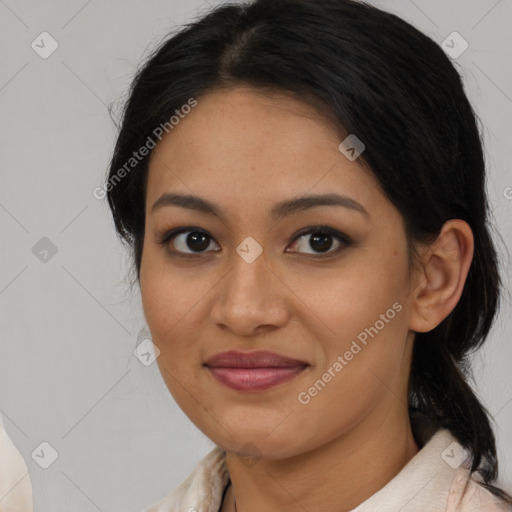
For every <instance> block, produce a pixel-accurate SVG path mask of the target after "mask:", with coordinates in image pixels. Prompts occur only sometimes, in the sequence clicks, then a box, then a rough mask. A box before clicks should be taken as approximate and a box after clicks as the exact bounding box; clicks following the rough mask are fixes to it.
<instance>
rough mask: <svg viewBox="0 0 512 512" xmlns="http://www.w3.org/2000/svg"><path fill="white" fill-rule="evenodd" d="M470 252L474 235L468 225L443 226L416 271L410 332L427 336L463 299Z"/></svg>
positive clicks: (451, 222)
mask: <svg viewBox="0 0 512 512" xmlns="http://www.w3.org/2000/svg"><path fill="white" fill-rule="evenodd" d="M473 251H474V240H473V232H472V231H471V228H470V227H469V225H468V224H467V222H464V221H463V220H461V219H450V220H449V221H447V222H445V224H444V225H443V228H442V230H441V232H440V233H439V236H438V237H437V239H436V240H435V242H433V243H432V244H431V245H429V246H428V247H427V248H426V250H425V251H424V253H423V254H422V255H421V262H420V265H419V268H418V269H416V270H415V276H414V280H413V282H414V283H415V284H414V288H413V290H412V292H411V314H410V322H409V329H411V330H412V331H416V332H428V331H430V330H432V329H434V328H435V327H437V326H438V325H439V324H440V323H441V322H442V321H443V320H444V319H445V318H446V317H447V316H448V315H449V314H450V313H451V312H452V311H453V309H454V308H455V306H456V305H457V302H458V301H459V299H460V296H461V295H462V290H463V289H464V284H465V282H466V277H467V275H468V272H469V267H470V266H471V261H472V259H473Z"/></svg>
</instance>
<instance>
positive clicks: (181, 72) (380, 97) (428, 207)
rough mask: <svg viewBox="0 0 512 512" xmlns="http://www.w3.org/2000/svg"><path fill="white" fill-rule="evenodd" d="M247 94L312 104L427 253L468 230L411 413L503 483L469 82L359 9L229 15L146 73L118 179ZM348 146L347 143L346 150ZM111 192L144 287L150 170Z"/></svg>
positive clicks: (326, 4)
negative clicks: (224, 99) (151, 140)
mask: <svg viewBox="0 0 512 512" xmlns="http://www.w3.org/2000/svg"><path fill="white" fill-rule="evenodd" d="M240 85H246V86H249V87H251V88H254V89H256V90H260V91H262V92H264V91H276V92H281V93H285V94H291V95H293V96H295V97H296V98H297V99H299V100H300V101H303V102H306V103H309V104H310V105H312V106H313V107H314V108H315V109H317V111H319V112H320V113H321V114H322V115H323V116H324V117H325V119H326V120H327V121H329V122H332V123H333V125H335V126H337V128H338V130H339V132H340V134H350V133H354V134H356V135H357V137H358V138H359V139H361V140H362V141H363V142H364V144H365V146H366V149H365V151H364V153H363V154H362V155H361V156H360V157H359V159H360V161H361V163H364V164H366V165H367V166H368V167H369V168H370V170H371V171H372V172H373V174H374V176H375V178H376V181H377V182H378V184H379V185H380V187H381V188H382V190H383V192H384V194H385V195H386V196H387V197H388V199H389V200H390V201H391V202H392V203H393V204H394V206H395V207H396V208H397V209H398V210H399V211H400V212H401V214H402V215H403V218H404V221H405V225H406V234H407V237H408V241H409V244H410V247H411V248H412V249H413V251H412V255H413V256H415V253H414V247H415V244H418V243H425V242H427V243H428V242H430V241H433V240H434V239H435V238H436V237H437V235H438V234H439V232H440V230H441V228H442V226H443V224H444V223H445V222H446V221H447V220H449V219H454V218H457V219H462V220H464V221H466V222H467V223H468V224H469V226H470V227H471V229H472V231H473V236H474V243H475V250H474V257H473V260H472V263H471V267H470V270H469V273H468V276H467V280H466V284H465V287H464V290H463V293H462V296H461V298H460V300H459V302H458V304H457V306H456V307H455V309H454V310H453V311H452V312H451V314H450V315H448V317H447V318H446V319H445V320H444V321H442V322H441V323H440V324H439V325H438V326H437V327H436V328H435V329H433V330H431V331H430V332H426V333H416V339H415V342H414V351H413V358H412V365H411V375H410V382H409V403H410V408H411V411H413V410H419V411H421V412H422V413H424V414H426V415H427V416H428V417H429V418H430V419H431V420H432V421H433V422H435V424H436V425H438V426H441V427H444V428H447V429H449V430H450V431H451V432H452V434H453V435H454V436H455V437H456V438H457V439H458V440H459V442H460V443H461V444H462V445H463V446H464V447H465V448H466V449H467V450H469V451H470V453H471V456H472V466H471V472H472V473H473V472H475V471H476V472H478V473H480V476H481V477H482V478H481V479H482V482H481V485H482V486H484V487H485V488H487V489H489V490H490V491H491V492H492V493H493V494H494V495H495V496H497V497H499V498H500V499H502V500H503V501H505V502H506V503H508V504H512V497H511V496H509V495H508V494H507V493H506V492H505V491H503V490H501V489H499V488H498V487H496V486H495V485H492V484H493V482H496V480H497V476H498V460H497V454H496V443H495V436H494V432H493V427H492V426H491V424H490V418H491V415H490V414H489V413H488V411H487V410H486V408H485V407H484V406H483V405H482V404H481V402H480V400H479V399H478V398H477V396H476V395H475V392H474V391H473V390H472V388H471V387H470V385H469V383H468V381H469V379H472V375H471V367H470V361H469V356H470V355H471V353H472V352H474V351H475V350H477V349H478V348H480V346H481V345H482V344H483V343H484V341H485V339H486V337H487V335H488V333H489V331H490V328H491V326H492V324H493V321H494V318H495V316H496V314H497V311H498V306H499V299H500V292H501V286H502V284H501V279H500V275H499V272H498V261H497V253H496V250H495V247H494V244H493V241H492V238H491V234H490V229H491V227H492V226H491V224H490V222H489V206H488V201H487V196H486V190H485V186H486V176H485V163H484V156H483V148H482V141H481V138H480V133H479V130H478V127H477V117H476V115H475V113H474V111H473V109H472V107H471V105H470V103H469V101H468V99H467V97H466V94H465V92H464V87H463V83H462V80H461V77H460V76H459V74H458V72H457V70H456V69H455V67H454V66H453V64H452V63H451V61H450V59H449V58H448V57H447V56H446V55H445V53H444V52H443V50H442V49H441V48H440V46H439V45H438V44H437V43H435V42H434V41H433V40H431V39H430V38H429V37H428V36H426V35H425V34H423V33H421V32H420V31H418V30H417V29H416V28H414V27H413V26H411V25H410V24H408V23H407V22H405V21H404V20H402V19H401V18H399V17H397V16H395V15H393V14H390V13H387V12H385V11H382V10H380V9H378V8H376V7H373V6H371V5H368V4H366V3H363V2H360V1H356V0H255V1H253V2H246V3H232V4H223V5H220V6H218V7H216V8H214V9H212V10H210V11H209V12H208V13H206V14H205V15H204V16H202V17H201V18H200V19H198V20H197V21H195V22H193V23H189V24H187V25H185V26H183V27H181V29H180V30H179V31H178V32H176V33H175V34H173V35H172V37H169V38H168V39H166V40H165V41H164V42H163V43H162V44H161V45H160V46H159V47H158V48H156V50H155V51H154V52H153V53H152V54H151V55H150V56H149V57H148V58H147V61H146V62H145V63H144V65H143V67H141V69H140V70H139V71H138V73H137V75H136V77H135V79H134V81H133V83H132V86H131V89H130V91H129V95H128V99H127V101H126V104H125V107H124V114H123V117H122V123H121V127H120V132H119V136H118V139H117V143H116V146H115V150H114V153H113V157H112V160H111V163H110V169H109V176H108V178H109V179H110V178H111V177H112V176H114V175H115V174H116V173H117V172H118V170H119V169H120V168H121V167H123V165H125V163H126V162H127V161H128V160H129V159H130V157H131V156H132V153H133V151H134V150H136V149H138V148H140V147H141V146H143V145H144V144H145V143H146V140H147V138H148V136H149V135H151V134H152V133H153V131H154V130H155V128H156V127H158V126H160V125H162V124H163V123H166V122H168V120H169V118H170V117H171V116H172V115H173V114H174V113H175V111H176V110H179V109H180V108H181V107H182V106H183V105H185V104H187V102H189V100H190V98H191V97H193V98H195V99H196V100H197V101H198V102H200V101H201V100H200V97H201V96H202V95H204V94H206V93H208V92H211V91H216V90H219V89H222V88H229V87H232V86H240ZM340 142H341V140H340ZM150 154H151V152H150V153H149V154H148V155H147V156H146V157H145V158H144V159H143V160H142V161H141V162H140V163H138V164H137V166H136V167H135V168H134V169H133V170H131V171H130V172H129V173H128V174H126V176H125V177H123V179H121V180H119V181H118V182H117V183H116V184H115V186H112V187H110V189H107V198H108V203H109V206H110V208H111V210H112V214H113V219H114V223H115V228H116V230H117V232H118V235H119V237H120V239H121V240H122V241H123V242H124V243H126V244H127V245H128V246H129V248H130V249H131V251H132V256H133V263H134V268H135V270H136V273H137V281H138V280H139V277H140V263H141V258H142V248H143V240H144V224H145V196H146V183H147V170H148V160H149V156H150Z"/></svg>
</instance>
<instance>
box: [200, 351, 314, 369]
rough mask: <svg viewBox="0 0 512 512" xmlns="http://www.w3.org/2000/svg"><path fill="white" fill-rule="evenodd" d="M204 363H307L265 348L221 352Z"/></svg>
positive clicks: (232, 365) (244, 365) (245, 365)
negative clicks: (249, 350) (253, 350)
mask: <svg viewBox="0 0 512 512" xmlns="http://www.w3.org/2000/svg"><path fill="white" fill-rule="evenodd" d="M205 364H206V366H209V367H211V368H290V367H299V366H307V365H308V363H306V362H305V361H299V360H298V359H291V358H289V357H285V356H282V355H280V354H276V353H275V352H268V351H266V350H260V351H258V352H237V351H235V350H230V351H229V352H221V353H219V354H216V355H214V356H213V357H210V359H208V360H207V361H206V363H205Z"/></svg>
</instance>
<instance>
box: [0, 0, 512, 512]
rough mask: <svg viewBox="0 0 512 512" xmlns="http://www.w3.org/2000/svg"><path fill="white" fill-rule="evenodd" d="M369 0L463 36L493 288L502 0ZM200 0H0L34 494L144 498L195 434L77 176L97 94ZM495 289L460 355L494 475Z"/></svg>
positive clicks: (10, 328)
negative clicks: (474, 342)
mask: <svg viewBox="0 0 512 512" xmlns="http://www.w3.org/2000/svg"><path fill="white" fill-rule="evenodd" d="M372 3H373V4H375V5H376V6H379V7H383V8H386V9H388V10H390V11H392V12H394V13H397V14H399V15H400V16H402V17H403V18H405V19H406V20H407V21H409V22H411V23H413V24H414V25H415V26H417V27H418V28H420V29H421V30H422V31H424V32H425V33H427V34H428V35H430V36H431V37H432V38H433V39H434V40H436V41H437V42H439V43H441V42H442V41H443V40H444V39H445V38H446V37H447V36H448V35H449V34H450V33H452V32H453V31H457V32H459V33H460V34H461V35H462V36H463V37H464V38H465V39H466V40H467V41H468V43H469V48H468V49H467V51H466V52H464V53H463V54H462V55H461V56H460V57H458V58H457V59H456V62H457V64H456V65H457V66H458V68H459V69H460V72H461V73H462V74H463V77H464V80H465V83H466V87H467V92H468V95H469V97H470V100H471V101H472V103H473V105H474V107H475V110H476V112H477V114H478V115H479V117H480V118H481V120H482V123H483V125H484V137H485V143H486V155H487V159H488V164H489V173H490V174H489V183H488V190H489V196H490V200H491V203H492V210H493V213H494V216H495V219H496V224H497V226H498V229H499V231H500V232H501V234H502V237H503V241H504V244H501V245H499V246H498V247H499V251H500V254H501V256H502V261H503V277H504V281H505V285H506V287H507V288H508V290H510V289H511V288H512V280H511V271H510V269H511V266H510V259H509V257H508V256H507V254H506V248H507V247H508V248H509V250H510V247H512V222H511V219H512V215H511V213H512V189H507V187H512V175H511V172H510V162H511V161H512V154H511V148H512V144H511V142H512V138H511V135H510V123H509V122H507V121H508V120H509V119H510V118H511V115H512V66H511V60H512V59H511V54H510V48H511V47H512V37H511V31H510V26H511V21H512V2H511V1H510V0H500V1H496V0H471V1H468V0H464V1H462V0H449V1H447V0H431V1H429V2H421V3H420V1H419V0H415V1H412V0H387V1H377V0H375V1H373V2H372ZM210 5H212V4H210ZM207 8H208V4H207V3H204V2H200V1H199V0H189V1H181V0H180V1H178V0H174V1H169V0H167V1H159V0H144V1H138V2H136V1H131V2H121V1H120V0H115V1H108V2H107V1H105V0H104V1H100V0H92V1H86V0H75V1H69V0H66V1H65V0H53V1H52V2H29V1H20V0H0V45H1V48H2V65H1V67H0V119H1V128H0V130H1V132H0V137H1V148H0V162H1V173H2V174H1V182H2V186H1V190H0V226H1V236H0V244H1V255H2V256H1V265H0V307H1V316H0V319H1V354H0V412H1V413H2V415H3V420H4V424H5V428H6V430H7V432H8V433H9V435H10V436H11V438H12V439H13V441H14V443H15V444H16V446H17V447H18V448H19V450H20V452H21V453H22V454H23V456H24V458H25V460H26V461H27V464H28V467H29V472H30V476H31V478H32V483H33V488H34V501H35V510H36V511H41V512H43V511H50V510H51V511H54V512H57V511H68V510H77V511H84V512H89V511H91V512H94V511H97V510H100V511H103V512H107V511H110V512H117V511H119V512H120V511H123V512H138V511H141V510H144V509H145V508H146V507H148V506H149V505H151V504H153V503H155V502H156V501H158V500H159V499H161V498H162V497H163V496H164V495H166V494H167V493H169V492H170V491H171V490H172V489H174V488H175V487H176V486H177V485H178V484H179V483H180V482H181V481H182V480H183V479H184V478H185V477H186V476H187V475H188V474H189V473H190V471H191V470H192V469H193V467H194V466H195V464H196V463H197V462H198V460H199V459H200V457H201V456H203V455H204V454H205V453H207V452H208V451H209V450H210V449H211V448H212V447H213V444H212V443H211V441H209V440H208V439H207V438H206V437H205V436H204V435H203V434H202V433H201V432H199V431H198V430H197V429H196V428H195V427H194V426H193V425H192V423H191V422H190V421H189V420H188V419H187V417H186V416H185V415H184V414H183V413H182V412H181V410H180V409H179V408H178V407H177V405H176V404H175V403H174V401H173V399H172V397H171V396H170V394H169V393H168V391H167V388H166V387H165V385H164V383H163V380H162V378H161V376H160V374H159V371H158V368H157V365H156V363H154V364H152V365H150V366H144V365H143V364H142V363H141V362H140V361H139V360H138V359H137V358H136V357H135V356H134V355H133V349H134V348H135V345H136V343H137V341H138V340H139V339H142V338H143V337H144V331H143V329H144V327H145V324H144V319H143V314H142V309H141V306H140V298H139V296H138V291H137V289H135V291H134V292H133V294H130V292H129V290H128V287H127V285H126V275H127V264H128V259H127V256H126V253H125V251H124V249H123V248H122V246H121V245H120V243H119V242H118V241H117V239H116V236H115V234H114V229H113V224H112V221H111V219H110V216H109V212H108V210H107V206H106V203H105V202H104V201H99V200H97V199H95V198H94V197H93V194H92V191H93V189H94V188H95V187H97V186H98V185H99V184H100V183H101V182H102V179H103V176H104V173H105V171H106V168H107V165H108V162H109V158H110V154H111V150H112V148H113V144H114V141H115V136H116V130H115V127H114V125H113V123H112V121H111V119H110V117H109V115H108V113H107V106H108V105H110V104H111V103H112V102H116V101H117V100H118V99H119V98H120V97H121V96H122V95H123V94H124V93H125V92H126V90H127V86H128V84H129V82H130V79H131V77H132V74H133V72H134V71H135V69H136V67H137V65H138V63H139V62H140V60H141V58H142V57H143V56H145V55H146V54H147V53H148V52H149V51H150V50H151V49H152V48H153V47H154V45H155V44H156V43H158V42H159V41H160V39H161V38H162V37H163V36H164V35H165V34H166V33H168V32H169V31H170V30H172V28H173V27H175V26H176V25H179V24H180V23H183V22H185V21H189V20H190V19H192V18H193V17H195V16H196V15H197V14H199V13H200V12H202V11H203V10H204V9H207ZM43 31H47V32H49V33H50V34H51V35H52V37H53V38H55V40H57V42H58V44H59V46H58V49H57V50H56V51H55V53H53V54H52V55H51V56H50V57H49V58H47V59H43V58H41V57H40V56H39V55H38V54H37V53H36V52H35V51H34V50H33V49H32V47H31V43H32V41H33V40H34V39H36V37H37V36H38V35H39V34H40V33H41V32H43ZM507 190H509V192H510V193H509V194H508V197H509V199H507V197H506V196H507ZM43 237H47V238H48V239H49V240H51V242H52V243H53V244H54V245H55V246H56V248H57V252H56V254H55V255H53V256H52V257H50V256H51V253H49V255H48V257H47V261H46V262H42V261H40V259H39V258H38V257H36V255H35V254H34V253H33V251H32V248H33V247H34V245H35V244H36V243H38V241H39V240H40V239H41V238H43ZM39 243H43V244H44V243H47V242H39ZM36 247H38V246H36ZM510 304H511V300H510V296H506V297H505V301H504V303H503V308H502V311H501V313H500V317H499V319H498V321H497V323H496V325H495V328H494V330H493V332H492V335H491V337H490V338H489V340H488V342H487V344H486V345H485V347H484V349H483V350H481V352H479V353H478V354H477V355H476V356H475V362H474V367H475V380H476V383H477V386H478V388H479V390H480V391H479V392H480V395H481V397H482V399H483V400H484V402H485V403H486V404H487V406H488V408H489V411H490V412H491V413H492V414H493V415H494V417H495V418H496V423H497V437H498V449H499V462H500V466H501V479H500V482H501V484H502V485H503V486H504V487H506V488H507V489H509V490H511V487H510V484H507V483H506V482H512V378H511V376H510V375H511V374H510V361H511V359H512V345H511V343H510V334H509V333H510V329H511V328H512V320H511V318H512V315H511V312H512V308H511V305H510ZM43 441H46V442H48V443H50V444H51V445H52V446H53V447H54V448H55V449H56V450H57V452H58V454H59V456H58V458H57V460H56V461H55V462H54V463H53V464H52V465H51V466H50V467H49V468H48V469H42V468H41V467H39V465H38V464H36V463H35V462H34V460H33V459H32V457H31V453H32V452H33V451H34V450H35V449H36V448H37V447H38V446H39V445H40V443H41V442H43Z"/></svg>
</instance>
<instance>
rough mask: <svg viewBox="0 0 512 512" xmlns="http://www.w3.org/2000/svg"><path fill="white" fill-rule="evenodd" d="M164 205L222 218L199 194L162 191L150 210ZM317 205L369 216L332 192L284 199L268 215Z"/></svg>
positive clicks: (292, 211)
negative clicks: (337, 207) (344, 209)
mask: <svg viewBox="0 0 512 512" xmlns="http://www.w3.org/2000/svg"><path fill="white" fill-rule="evenodd" d="M165 206H180V207H182V208H187V209H189V210H195V211H198V212H201V213H206V214H210V215H215V216H216V217H219V218H222V212H221V210H220V209H219V207H218V206H216V205H215V204H214V203H212V202H210V201H208V200H206V199H203V198H201V197H199V196H193V195H187V194H171V193H164V194H162V195H161V196H160V197H159V198H158V199H157V200H156V201H155V203H154V204H153V206H152V207H151V211H152V212H154V211H156V210H158V209H160V208H163V207H165ZM318 206H340V207H343V208H348V209H350V210H354V211H357V212H359V213H362V214H363V215H365V216H366V217H368V218H369V217H370V214H369V213H368V211H367V210H366V209H365V208H364V206H363V205H362V204H361V203H358V202H357V201H356V200H355V199H352V198H350V197H348V196H344V195H340V194H334V193H331V194H316V195H308V196H299V197H295V198H292V199H286V200H284V201H281V202H279V203H277V204H275V205H274V206H273V207H272V209H271V210H270V215H271V217H272V219H280V218H283V217H285V216H287V215H290V214H292V213H295V212H299V211H305V210H309V209H310V208H316V207H318Z"/></svg>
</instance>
